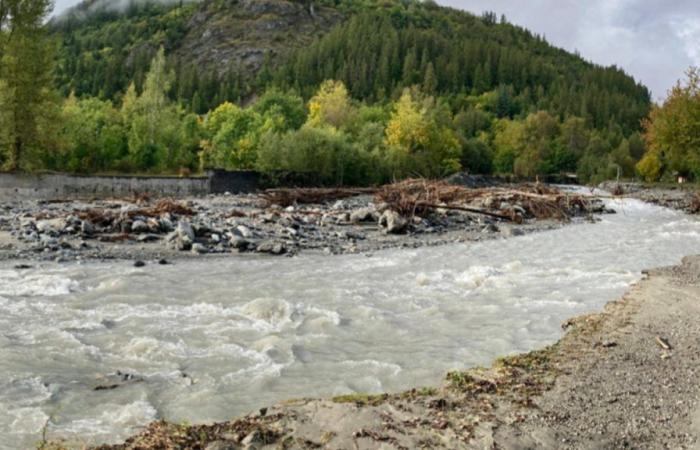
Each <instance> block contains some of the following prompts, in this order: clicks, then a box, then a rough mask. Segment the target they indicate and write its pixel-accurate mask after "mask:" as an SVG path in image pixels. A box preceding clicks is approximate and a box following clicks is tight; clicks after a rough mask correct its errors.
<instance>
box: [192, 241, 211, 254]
mask: <svg viewBox="0 0 700 450" xmlns="http://www.w3.org/2000/svg"><path fill="white" fill-rule="evenodd" d="M192 253H197V254H198V255H203V254H205V253H209V249H207V247H206V245H204V244H192Z"/></svg>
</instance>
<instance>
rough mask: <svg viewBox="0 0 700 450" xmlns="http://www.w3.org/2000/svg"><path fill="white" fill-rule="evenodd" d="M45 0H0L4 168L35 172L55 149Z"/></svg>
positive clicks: (49, 6) (48, 8) (48, 3)
mask: <svg viewBox="0 0 700 450" xmlns="http://www.w3.org/2000/svg"><path fill="white" fill-rule="evenodd" d="M51 9H52V3H51V1H49V0H3V1H2V2H0V79H1V80H3V82H4V87H3V88H2V95H0V101H1V102H2V103H0V110H2V111H3V112H2V115H3V116H4V117H3V118H2V119H0V120H1V121H2V122H3V124H4V125H5V126H8V127H10V128H7V129H5V130H4V131H3V134H4V135H5V136H4V139H3V140H4V145H5V147H4V148H3V153H4V154H5V155H6V156H5V157H4V160H5V162H4V166H5V167H6V168H7V169H10V170H16V169H20V168H24V169H30V170H31V169H36V168H38V165H39V161H41V159H42V157H43V155H42V153H46V152H51V151H55V150H56V148H57V147H58V143H57V142H56V141H55V140H54V139H53V133H52V132H53V131H55V130H54V128H53V127H54V126H55V124H56V123H57V114H58V109H57V104H56V97H55V95H54V92H53V79H52V67H53V64H52V63H53V54H52V46H51V44H50V42H49V40H48V39H47V37H46V30H45V28H44V21H45V19H46V17H47V16H48V14H49V13H50V12H51Z"/></svg>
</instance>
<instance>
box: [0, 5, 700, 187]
mask: <svg viewBox="0 0 700 450" xmlns="http://www.w3.org/2000/svg"><path fill="white" fill-rule="evenodd" d="M5 3H7V4H8V5H9V7H8V8H5V9H4V10H3V11H2V12H0V14H1V15H0V21H1V23H2V30H3V32H2V33H3V34H2V37H3V39H2V41H0V56H1V61H2V64H1V65H0V79H1V80H2V82H1V83H0V104H1V105H2V108H0V111H2V112H1V113H0V114H1V115H0V121H1V122H2V124H3V126H2V135H0V164H2V166H3V167H4V168H6V169H9V170H17V169H23V170H59V171H68V172H81V173H100V172H102V173H103V172H141V173H181V174H183V175H186V174H188V173H192V172H194V171H197V170H199V169H201V168H203V167H216V168H225V169H256V170H258V171H261V172H263V173H266V174H268V175H270V177H272V178H273V179H281V180H288V178H287V176H288V175H289V174H293V175H294V177H293V180H294V182H303V183H306V184H315V185H371V184H379V183H383V182H387V181H390V180H392V179H397V178H403V177H407V176H425V177H439V176H444V175H448V174H450V173H454V172H457V171H460V170H465V171H469V172H472V173H497V174H506V175H516V176H519V177H531V178H534V177H537V176H540V175H547V174H559V173H563V172H576V173H578V175H579V179H580V180H581V181H584V182H587V181H595V180H601V179H607V178H612V177H616V176H622V177H634V176H635V175H637V174H641V175H642V176H644V177H645V178H648V179H659V178H661V177H663V176H670V175H671V174H674V173H676V172H682V173H686V174H688V175H694V174H695V173H696V172H697V169H696V168H695V163H694V161H696V160H697V158H696V156H694V153H693V152H696V151H697V147H692V146H685V147H682V148H677V147H673V146H670V145H669V144H668V142H667V141H668V140H669V139H675V137H676V136H677V133H675V132H673V130H666V131H664V129H663V124H664V123H667V122H668V121H666V119H665V117H666V116H665V113H664V111H669V114H671V115H673V114H686V115H688V114H689V111H690V109H689V108H685V107H683V106H682V104H685V103H682V102H681V101H680V100H679V101H676V100H674V99H676V98H687V99H689V100H688V101H690V102H691V104H697V97H698V96H697V76H696V75H695V73H696V72H694V71H693V72H691V74H690V75H691V76H690V78H689V85H688V87H687V88H686V87H681V86H679V87H678V89H676V90H674V91H673V92H672V93H671V97H670V99H669V105H668V106H665V107H664V108H652V105H651V102H650V94H649V91H648V90H647V89H646V88H645V87H644V86H642V85H641V84H639V83H637V82H635V80H634V79H632V78H631V77H629V76H628V75H627V74H625V73H624V72H623V71H622V70H620V69H618V68H616V67H607V68H606V67H601V66H597V65H595V64H592V63H590V62H587V61H585V60H583V59H582V58H581V57H580V56H578V55H575V54H570V53H567V52H565V51H563V50H561V49H558V48H555V47H553V46H551V45H550V44H548V43H547V42H546V40H545V39H544V38H543V37H541V36H538V35H535V34H532V33H531V32H529V31H527V30H524V29H522V28H520V27H518V26H515V25H513V24H510V23H509V22H508V21H507V20H506V18H504V17H502V18H500V19H499V18H497V17H496V16H495V15H494V14H492V13H486V14H484V15H483V16H481V17H476V16H474V15H472V14H469V13H466V12H461V11H456V10H453V9H450V8H444V7H440V6H438V5H436V4H435V3H432V2H430V1H425V2H424V1H417V0H403V1H398V0H386V1H383V2H373V1H360V0H343V1H330V0H317V1H304V2H301V1H283V0H259V1H253V0H241V1H232V0H230V1H225V0H203V1H201V2H184V3H183V2H179V3H178V2H167V3H164V4H163V3H153V2H131V3H130V6H129V7H127V8H125V9H124V10H118V9H116V8H115V7H114V6H109V4H107V3H105V2H101V1H87V2H84V3H82V4H81V5H79V6H78V7H76V8H75V9H73V10H71V11H69V12H68V13H66V14H64V16H62V17H59V18H54V19H52V20H51V21H50V22H49V23H48V25H44V23H45V19H46V17H47V16H48V14H49V11H50V2H48V1H40V0H32V1H29V2H19V1H14V0H12V1H8V2H5ZM319 62H323V63H322V64H319ZM677 105H681V106H677ZM696 110H697V108H695V110H693V111H696ZM650 111H651V116H649V113H650ZM647 117H649V120H648V121H647V122H646V124H645V125H644V126H642V120H643V119H645V118H647ZM688 117H689V122H688V123H689V124H694V125H692V126H691V125H689V126H688V127H684V128H682V129H680V131H682V132H686V131H687V130H690V131H692V130H694V129H696V128H697V123H698V119H697V112H693V113H692V114H690V115H689V116H688ZM693 127H696V128H693ZM676 131H678V130H676ZM644 133H646V135H644ZM644 137H646V139H644ZM647 146H648V147H649V154H648V155H647V157H646V158H643V157H644V154H645V151H646V148H647ZM688 149H694V150H688ZM640 160H641V163H639V161H640Z"/></svg>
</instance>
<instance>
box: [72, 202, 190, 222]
mask: <svg viewBox="0 0 700 450" xmlns="http://www.w3.org/2000/svg"><path fill="white" fill-rule="evenodd" d="M165 214H173V215H176V216H192V215H194V214H195V212H194V211H193V210H192V209H191V208H190V207H188V206H187V205H185V204H183V203H180V202H175V201H173V200H170V199H162V200H158V201H157V202H156V203H154V204H153V205H151V206H148V207H141V208H135V209H129V210H126V211H115V210H110V209H98V208H93V209H88V210H85V211H80V212H78V213H77V214H76V215H77V216H78V217H79V218H80V219H81V220H89V221H90V222H92V223H93V224H95V225H98V226H101V227H111V226H113V225H115V222H118V221H120V220H125V219H134V218H136V217H143V218H159V217H161V216H163V215H165Z"/></svg>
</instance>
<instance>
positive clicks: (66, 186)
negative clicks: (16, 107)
mask: <svg viewBox="0 0 700 450" xmlns="http://www.w3.org/2000/svg"><path fill="white" fill-rule="evenodd" d="M213 182H214V184H215V187H216V190H212V183H213ZM256 188H257V175H255V174H253V173H250V172H241V173H240V174H238V173H237V172H220V171H216V172H208V173H207V176H204V177H193V178H179V177H142V176H79V175H66V174H37V175H35V174H21V173H0V201H8V200H13V199H15V200H58V199H65V198H71V199H73V198H85V199H92V198H109V197H129V196H134V195H136V194H147V195H148V196H150V197H188V196H202V195H207V194H209V193H212V192H214V193H222V192H231V193H239V192H252V191H254V190H255V189H256Z"/></svg>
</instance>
